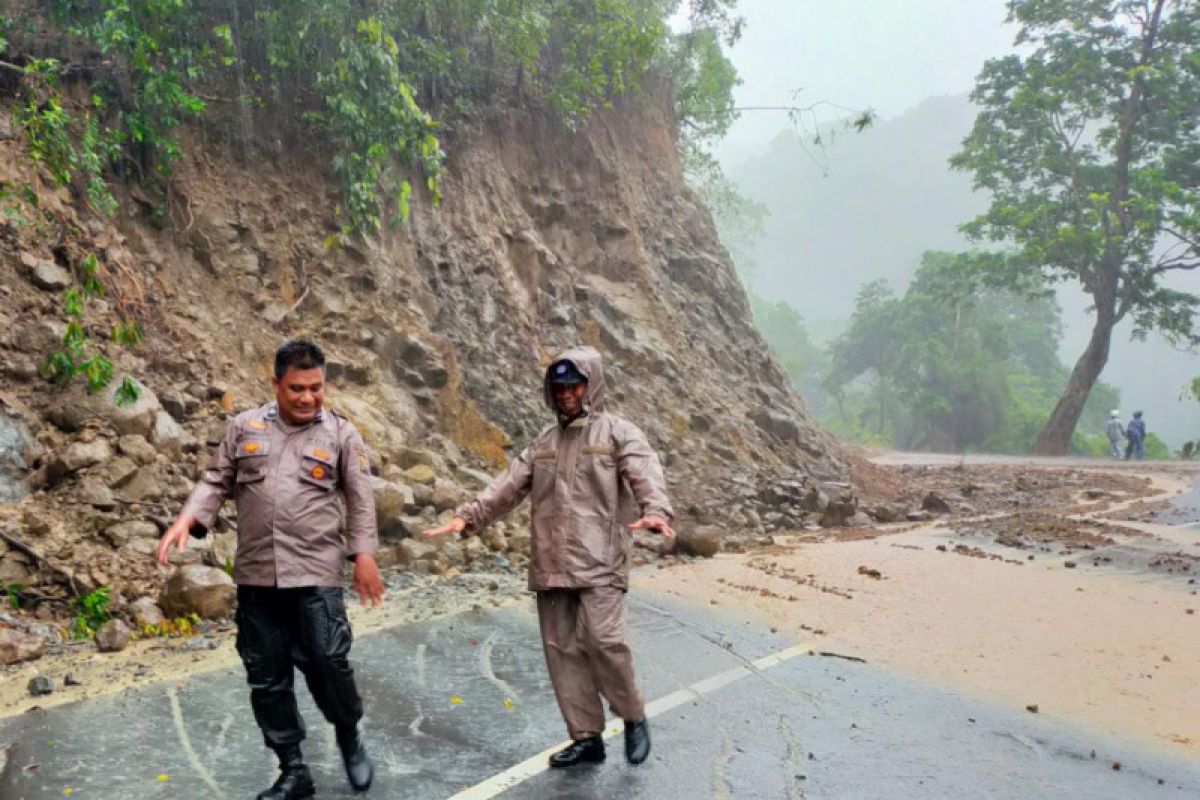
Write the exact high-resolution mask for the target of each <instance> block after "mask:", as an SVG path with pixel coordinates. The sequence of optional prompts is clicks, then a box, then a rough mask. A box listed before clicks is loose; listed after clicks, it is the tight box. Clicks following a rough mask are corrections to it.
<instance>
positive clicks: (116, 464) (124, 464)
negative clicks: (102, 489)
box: [103, 456, 138, 489]
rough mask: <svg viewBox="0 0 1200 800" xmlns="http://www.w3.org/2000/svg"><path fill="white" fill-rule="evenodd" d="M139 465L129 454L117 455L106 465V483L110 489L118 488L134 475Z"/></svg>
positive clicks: (104, 477) (104, 476)
mask: <svg viewBox="0 0 1200 800" xmlns="http://www.w3.org/2000/svg"><path fill="white" fill-rule="evenodd" d="M137 468H138V465H137V463H136V462H134V460H133V459H132V458H129V457H128V456H117V457H116V458H114V459H112V460H111V461H109V462H107V463H105V465H104V475H103V480H104V484H105V485H106V486H107V487H108V488H110V489H116V488H118V487H120V486H121V485H122V484H124V483H125V482H126V481H128V480H129V479H130V478H132V477H133V475H134V473H136V472H137Z"/></svg>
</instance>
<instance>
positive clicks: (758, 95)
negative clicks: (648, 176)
mask: <svg viewBox="0 0 1200 800" xmlns="http://www.w3.org/2000/svg"><path fill="white" fill-rule="evenodd" d="M738 8H739V11H740V13H741V14H742V16H744V17H745V18H746V21H747V25H746V29H745V33H744V35H743V37H742V39H741V41H739V42H738V44H737V45H736V46H735V47H734V49H733V51H732V52H731V54H730V55H731V58H732V60H733V63H734V65H735V66H736V67H737V69H738V73H739V74H740V75H741V77H742V81H743V83H742V85H741V86H739V87H738V88H737V90H736V91H735V100H736V102H737V104H738V105H739V106H760V105H784V104H790V103H791V97H792V93H793V92H794V91H796V90H797V89H802V90H803V91H802V92H801V93H800V95H799V96H798V97H797V104H799V105H802V106H803V105H809V104H812V103H816V102H827V103H836V104H837V105H840V106H844V107H847V108H851V109H866V108H873V109H875V110H876V111H877V112H878V113H879V114H880V115H881V116H883V117H895V116H898V115H899V114H901V113H902V112H904V111H906V110H908V109H909V108H911V107H912V106H915V105H917V104H918V103H919V102H920V101H921V100H923V99H925V98H928V97H935V96H938V95H946V94H962V93H964V92H967V91H969V90H970V89H971V87H972V85H973V84H974V81H975V77H976V75H977V74H978V73H979V69H980V68H981V67H982V66H983V62H984V60H985V59H987V58H991V57H994V56H998V55H1001V54H1004V53H1008V52H1011V50H1012V40H1013V35H1014V28H1012V27H1011V26H1008V25H1006V24H1004V19H1005V16H1006V11H1005V3H1004V1H1003V0H858V2H847V3H841V2H814V1H813V0H741V2H740V3H739V4H738ZM821 113H822V115H823V116H824V118H825V119H831V118H832V115H833V114H836V113H837V112H836V111H835V110H832V109H823V110H822V112H821ZM787 124H788V122H787V119H786V117H785V116H784V115H783V114H773V113H769V112H748V113H746V114H743V115H742V119H741V120H739V121H738V122H737V123H735V125H734V127H733V128H732V129H731V130H730V132H729V136H728V137H727V138H726V141H725V143H724V144H723V145H722V147H721V149H720V150H719V151H718V153H719V155H720V156H721V158H722V160H723V161H724V162H725V166H726V167H727V168H728V167H730V166H732V165H731V164H730V162H731V161H734V160H737V159H740V158H742V157H744V155H745V153H746V152H747V151H748V150H753V149H755V148H758V147H761V146H762V145H764V144H765V143H766V142H767V141H769V140H770V139H771V138H772V137H773V136H774V135H775V133H776V132H778V130H779V128H780V127H781V126H786V125H787Z"/></svg>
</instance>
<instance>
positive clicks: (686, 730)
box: [0, 592, 1200, 800]
mask: <svg viewBox="0 0 1200 800" xmlns="http://www.w3.org/2000/svg"><path fill="white" fill-rule="evenodd" d="M632 599H633V602H632V607H631V614H630V618H631V641H632V643H633V646H634V652H635V656H636V662H637V669H638V674H639V679H640V681H641V684H642V687H643V690H644V692H645V694H646V697H647V699H648V700H651V701H653V700H655V699H656V698H663V697H665V696H669V695H671V694H672V693H674V692H677V691H678V690H680V689H683V688H685V687H688V686H690V685H694V684H697V683H699V682H702V681H704V680H705V679H708V678H711V677H713V676H716V675H722V674H724V675H725V676H726V677H729V676H730V675H734V676H735V677H738V678H739V679H737V680H731V682H728V683H725V684H724V685H715V684H714V682H711V681H710V682H709V683H710V685H708V686H705V685H703V684H701V685H700V686H698V687H695V688H696V690H695V691H694V692H693V693H692V694H691V695H690V696H687V697H685V698H684V702H682V703H681V704H679V705H676V706H674V707H673V708H670V709H669V710H666V711H663V712H662V713H660V714H658V715H657V716H654V718H653V720H652V732H653V741H654V752H653V754H652V755H651V758H650V761H649V762H647V763H646V764H644V765H642V766H640V767H637V768H631V767H629V766H628V765H626V764H625V763H624V758H623V753H622V751H621V739H620V737H619V736H618V737H617V738H615V739H613V740H611V743H610V747H609V759H608V761H607V762H606V763H605V764H602V765H598V766H595V767H586V768H581V769H578V770H572V771H565V772H560V771H555V772H548V771H547V772H540V773H537V774H534V775H532V776H530V777H528V778H527V779H526V780H524V781H523V782H521V783H519V784H517V785H515V786H512V787H511V788H508V789H507V790H505V791H503V792H501V793H499V794H497V795H495V796H498V797H502V798H505V799H506V800H512V799H514V798H539V799H541V798H572V799H573V800H574V799H576V798H579V799H586V798H617V797H619V798H687V799H688V800H690V799H691V798H716V799H718V800H720V799H723V798H781V800H793V799H794V798H939V799H940V798H946V799H947V800H948V799H949V798H955V800H957V799H958V798H1055V799H1056V800H1061V799H1062V798H1112V799H1113V800H1127V799H1128V798H1182V797H1190V798H1195V797H1200V763H1197V762H1195V761H1183V760H1178V759H1174V758H1171V757H1169V756H1167V755H1164V754H1162V753H1159V752H1148V751H1145V750H1142V749H1140V748H1139V747H1138V746H1135V745H1130V744H1128V743H1124V742H1119V741H1116V740H1113V739H1109V738H1106V737H1104V736H1101V735H1097V734H1094V733H1090V732H1088V731H1081V730H1076V729H1072V728H1071V727H1068V726H1066V725H1064V724H1062V723H1058V722H1055V721H1054V720H1052V719H1051V718H1050V717H1049V716H1047V715H1045V714H1042V715H1033V714H1029V713H1027V712H1025V711H1024V710H1022V709H1012V708H1008V707H1000V706H997V705H994V704H992V703H989V702H986V701H983V700H980V699H978V698H973V697H969V696H963V695H959V694H954V693H951V692H947V691H945V690H943V689H940V688H938V687H935V686H930V685H923V684H920V683H915V682H912V681H909V680H905V679H903V678H901V677H897V676H894V675H889V674H887V673H885V672H884V671H882V670H880V669H878V668H876V667H873V666H872V665H870V664H861V663H856V662H852V661H847V660H843V659H839V658H831V657H822V656H819V655H813V656H809V655H799V656H797V657H794V658H791V659H790V660H787V661H784V662H783V663H780V664H779V665H778V666H774V667H772V668H770V669H766V670H761V671H757V672H755V671H748V670H746V668H745V667H746V664H747V663H748V662H750V661H753V660H755V659H760V658H762V657H764V656H768V655H770V654H773V653H778V652H780V651H785V650H787V649H788V648H793V647H794V646H795V645H796V644H798V643H797V642H794V641H789V640H786V639H784V638H783V637H780V636H776V635H772V634H769V633H767V632H765V631H758V630H753V629H751V628H750V627H749V626H748V625H746V624H745V623H744V622H742V621H740V620H733V619H730V618H728V617H723V616H721V615H720V614H719V613H717V611H716V610H715V609H711V608H703V609H696V608H688V607H684V606H681V605H679V604H677V603H672V602H670V601H668V600H666V599H663V598H660V597H654V596H649V595H645V594H638V593H636V592H635V593H634V594H633V595H632ZM817 646H818V647H819V645H817ZM353 659H354V662H355V665H356V669H357V672H358V677H359V683H360V688H361V689H362V691H363V694H364V695H365V697H366V699H367V705H368V712H367V718H366V720H365V724H366V729H367V731H368V743H369V747H370V750H371V752H372V754H373V756H374V757H375V759H376V763H377V782H376V786H375V787H374V788H373V789H372V790H371V792H370V794H369V797H373V798H446V797H451V796H453V795H455V794H456V793H458V792H461V791H464V790H467V789H469V788H470V787H472V786H474V785H476V784H478V783H480V782H482V781H485V780H487V779H489V778H491V777H492V776H494V775H496V774H498V773H502V772H504V771H505V770H507V769H509V768H510V767H511V766H513V765H515V764H518V763H519V762H522V761H525V760H526V759H529V758H530V757H531V756H533V755H534V754H537V753H538V752H540V751H542V750H544V749H545V748H547V747H550V746H552V745H555V744H556V743H557V742H559V741H561V740H563V739H564V738H565V736H566V734H565V731H564V729H563V727H562V723H561V720H560V719H559V716H558V712H557V709H556V707H555V705H554V700H553V694H552V693H551V690H550V686H549V683H548V679H547V676H546V672H545V666H544V663H543V660H542V653H541V646H540V643H539V641H538V637H537V628H536V624H535V620H534V618H533V615H532V603H531V602H530V603H526V604H522V605H519V606H516V607H510V608H505V609H500V610H488V611H476V612H468V613H466V614H462V615H458V616H455V617H447V618H443V619H440V620H433V621H429V622H424V623H420V624H413V625H408V626H403V627H399V628H396V629H393V630H390V631H385V632H381V633H377V634H373V635H370V636H365V637H362V638H361V639H360V640H359V641H357V642H356V643H355V647H354V653H353ZM737 670H740V672H737V673H735V672H733V671H737ZM715 683H719V682H715ZM299 694H300V696H301V709H302V711H303V713H304V715H305V718H306V719H307V720H308V721H309V738H308V740H307V741H306V743H305V753H306V755H307V757H308V759H309V761H310V763H311V764H312V766H313V771H314V774H315V777H316V780H317V785H318V795H317V796H318V797H321V798H348V797H354V796H355V795H353V794H352V793H351V792H350V791H349V789H348V787H347V786H346V784H345V779H344V777H343V775H342V773H341V765H340V761H339V759H338V757H337V753H336V749H335V747H334V744H333V740H332V736H331V729H330V728H329V727H328V725H326V723H325V722H324V721H323V720H322V719H320V716H319V714H318V713H317V711H316V710H315V708H314V706H313V705H312V703H311V701H310V700H309V698H308V696H307V692H306V691H305V690H301V691H300V692H299ZM676 697H677V698H678V697H679V695H676ZM506 701H507V702H506ZM5 742H7V743H9V744H10V750H9V757H8V759H7V762H6V766H5V768H4V770H3V773H2V774H0V800H17V799H18V798H20V799H22V800H42V799H43V798H62V797H64V796H71V797H78V798H105V799H106V800H137V799H138V798H168V797H169V798H180V799H181V800H190V798H196V799H197V800H208V799H209V798H252V797H253V796H254V795H255V794H256V793H257V792H258V791H259V790H261V789H262V788H264V787H265V786H267V785H268V784H269V783H270V782H271V781H272V780H273V779H274V765H273V763H272V759H271V758H270V755H269V753H268V751H266V750H265V749H264V748H263V746H262V741H261V738H260V736H259V734H258V732H257V729H256V728H255V727H254V723H253V719H252V716H251V714H250V710H249V703H248V697H247V691H246V688H245V686H244V682H243V675H242V672H241V670H240V668H239V669H236V670H235V669H229V670H221V671H218V672H210V673H204V674H198V675H193V676H191V677H188V678H187V679H186V680H183V681H181V682H179V683H178V684H157V685H152V686H147V687H143V688H138V689H136V690H131V691H128V692H125V693H123V694H121V695H118V696H114V697H110V698H105V699H98V700H91V701H85V702H81V703H76V704H73V705H66V706H60V707H56V708H53V709H48V710H38V711H32V712H30V713H27V714H24V715H21V716H19V717H13V718H8V719H5V720H0V743H5ZM1093 753H1094V755H1093ZM1114 762H1119V763H1120V766H1121V768H1120V769H1119V770H1114V769H1113V763H1114ZM480 796H482V795H480Z"/></svg>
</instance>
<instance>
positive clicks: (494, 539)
mask: <svg viewBox="0 0 1200 800" xmlns="http://www.w3.org/2000/svg"><path fill="white" fill-rule="evenodd" d="M483 541H484V543H485V544H486V545H487V546H488V549H489V550H491V551H492V552H493V553H507V552H508V548H509V544H508V537H507V536H505V535H504V534H503V533H502V532H501V531H500V530H499V528H498V527H497V526H495V525H493V526H492V527H491V528H490V529H489V530H488V531H486V532H485V533H484V535H483Z"/></svg>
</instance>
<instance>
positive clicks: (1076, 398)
mask: <svg viewBox="0 0 1200 800" xmlns="http://www.w3.org/2000/svg"><path fill="white" fill-rule="evenodd" d="M1116 323H1117V319H1116V315H1115V314H1113V313H1112V310H1111V309H1109V310H1102V311H1099V312H1098V313H1097V314H1096V325H1095V327H1093V328H1092V338H1091V340H1090V341H1089V342H1088V346H1087V349H1086V350H1084V351H1083V355H1081V356H1080V357H1079V360H1078V361H1076V362H1075V369H1073V370H1071V377H1070V379H1069V380H1068V381H1067V388H1066V389H1064V390H1063V393H1062V397H1060V398H1059V399H1058V405H1056V406H1055V407H1054V411H1053V412H1052V413H1051V414H1050V419H1048V420H1046V425H1045V427H1044V428H1042V432H1041V433H1040V434H1038V439H1037V444H1035V445H1034V446H1033V452H1034V453H1036V454H1037V455H1039V456H1062V455H1066V453H1067V448H1069V447H1070V446H1071V435H1072V434H1073V433H1075V426H1076V425H1077V424H1079V417H1080V416H1081V415H1082V414H1083V406H1084V404H1085V403H1087V399H1088V395H1089V394H1091V391H1092V386H1094V385H1095V383H1096V380H1097V379H1098V378H1099V377H1100V373H1101V372H1102V371H1103V370H1104V365H1105V364H1107V363H1108V350H1109V346H1110V345H1111V344H1112V332H1113V326H1115V325H1116Z"/></svg>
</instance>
